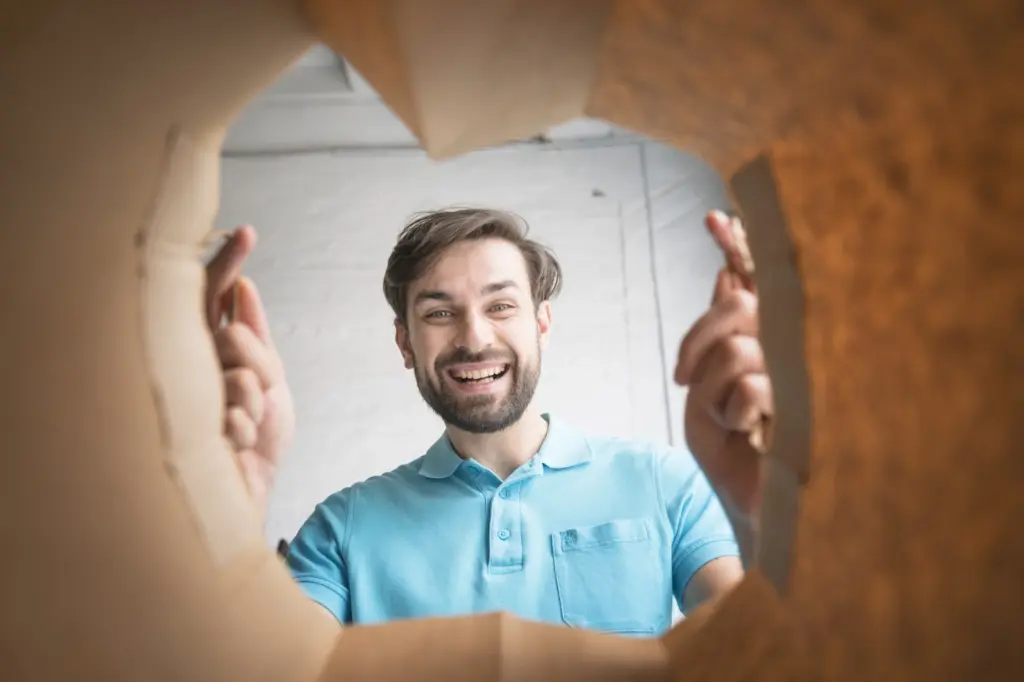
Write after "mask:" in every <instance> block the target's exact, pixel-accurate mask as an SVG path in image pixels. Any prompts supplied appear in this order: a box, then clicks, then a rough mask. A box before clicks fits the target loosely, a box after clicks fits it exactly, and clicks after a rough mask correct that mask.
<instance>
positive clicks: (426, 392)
mask: <svg viewBox="0 0 1024 682" xmlns="http://www.w3.org/2000/svg"><path fill="white" fill-rule="evenodd" d="M254 236H255V235H254V234H253V233H252V232H251V229H250V228H243V229H242V230H239V232H237V233H236V235H235V237H234V238H233V240H232V243H229V246H228V247H227V248H225V250H224V251H223V252H222V254H221V255H220V256H218V259H217V260H216V261H215V262H214V263H213V264H211V266H210V287H209V289H210V293H209V297H210V298H209V302H208V303H209V306H208V307H209V314H210V319H211V324H212V325H214V328H215V335H216V338H217V339H218V350H219V354H220V357H221V361H222V364H223V366H224V369H225V381H226V385H227V401H228V406H227V407H228V409H227V415H228V416H227V424H226V431H227V434H228V436H229V437H230V438H231V440H232V442H233V443H234V445H235V448H236V450H237V451H238V453H239V461H240V462H241V464H242V467H243V471H244V472H245V473H246V477H247V480H249V483H250V488H251V489H253V490H254V493H255V494H256V495H257V496H258V497H260V503H261V504H264V505H265V500H266V493H267V491H268V490H269V487H270V484H271V482H272V480H273V475H274V471H275V470H276V464H277V461H278V458H279V456H280V453H281V452H282V451H283V449H284V447H285V444H286V442H287V440H288V436H289V434H288V432H289V429H290V425H291V423H292V421H291V401H290V397H289V393H288V391H287V385H286V384H285V383H284V378H283V376H284V375H283V370H282V369H281V367H280V360H279V358H278V356H277V354H276V352H274V350H273V344H272V342H271V341H270V338H269V333H267V325H266V320H265V318H264V317H263V312H262V307H261V306H260V304H259V299H258V297H257V295H256V292H255V289H254V288H253V287H252V285H251V283H249V282H248V281H247V280H242V283H241V285H240V286H238V287H237V288H236V290H237V297H236V299H235V300H236V305H237V306H238V308H237V310H236V320H237V321H236V322H235V323H234V324H232V325H229V326H227V327H223V328H221V327H219V326H218V325H216V324H215V321H216V320H217V319H219V317H220V310H221V308H222V307H223V305H222V303H223V302H224V301H225V296H226V292H228V291H230V290H231V288H232V286H231V283H232V282H234V281H235V280H236V279H237V265H238V264H239V263H240V262H241V260H242V259H244V257H245V255H246V254H247V253H248V251H250V250H251V249H252V246H253V243H254V241H253V240H254ZM561 274H562V273H561V269H560V267H559V264H558V261H557V259H556V257H555V255H554V254H553V253H552V252H551V251H550V250H548V249H546V248H545V247H543V246H541V245H540V244H538V243H537V242H535V241H533V240H531V239H529V238H528V237H527V229H526V225H525V224H524V223H523V221H522V220H521V219H519V218H518V217H516V216H514V215H511V214H507V213H503V212H499V211H492V210H478V209H463V210H449V211H441V212H435V213H430V214H426V215H422V216H420V217H418V218H417V219H415V220H414V221H413V222H411V223H410V224H409V225H408V226H406V228H405V229H404V230H403V231H402V233H401V234H400V236H399V238H398V241H397V244H396V245H395V247H394V250H393V252H392V254H391V257H390V259H389V261H388V264H387V269H386V273H385V276H384V294H385V297H386V299H387V302H388V304H389V305H390V306H391V308H392V310H393V312H394V316H395V341H396V344H397V346H398V350H399V351H400V353H401V356H402V358H403V361H404V363H405V366H406V368H408V369H410V370H412V371H413V373H414V375H415V379H416V385H417V387H418V388H419V392H420V394H421V395H422V397H423V399H424V400H425V401H426V403H427V404H428V405H429V406H430V407H431V408H432V409H433V411H434V412H435V413H436V414H437V415H438V416H439V417H440V419H441V420H442V422H443V424H444V430H443V433H442V434H441V435H440V436H439V437H438V439H437V441H436V442H435V443H434V444H433V445H431V446H430V447H429V448H428V449H427V450H426V452H425V453H424V454H422V455H421V456H419V457H417V458H415V459H412V461H410V462H409V463H408V464H405V465H403V466H401V467H399V468H397V469H395V470H393V471H391V472H389V473H386V474H383V475H381V476H377V477H374V478H371V479H369V480H367V481H364V482H361V483H357V484H355V485H352V486H350V487H348V488H346V489H344V490H342V491H340V492H338V493H336V494H334V495H332V496H330V497H329V498H327V499H326V500H324V501H323V502H322V503H321V504H319V505H318V506H317V507H316V509H315V510H314V511H313V513H312V514H311V516H310V517H309V519H308V520H307V521H306V523H305V524H304V525H303V526H302V528H301V529H300V530H299V532H298V534H297V536H296V537H295V539H294V540H293V542H292V543H291V548H290V551H289V554H288V564H289V567H290V568H291V570H292V572H293V574H294V577H295V579H296V580H297V582H298V583H299V584H300V585H301V586H302V588H303V589H304V590H305V592H306V593H307V594H308V596H309V597H310V598H311V599H313V600H315V601H316V602H318V603H319V604H321V605H322V606H323V607H324V608H325V609H326V610H327V611H329V612H330V613H331V614H332V615H333V616H334V617H335V618H336V619H337V620H338V621H340V622H343V623H373V622H381V621H387V620H393V619H399V618H415V617H424V616H439V615H458V614H467V613H479V612H484V611H497V610H503V611H509V612H512V613H515V614H517V615H519V616H520V617H523V618H527V619H531V620H541V621H548V622H555V623H564V624H567V625H571V626H575V627H586V628H593V629H598V630H604V631H608V632H617V633H622V634H630V635H639V636H644V635H658V634H661V633H662V632H664V631H665V630H666V629H667V628H668V627H669V626H670V625H671V615H672V602H673V600H675V601H676V602H677V603H678V604H679V605H680V607H681V608H682V609H683V610H684V611H686V610H687V609H689V608H690V607H692V606H693V605H695V604H697V603H699V602H702V601H704V600H706V599H708V598H712V597H715V596H718V595H719V594H721V593H723V592H724V591H726V590H727V589H729V588H730V587H731V586H732V585H734V584H735V583H736V582H737V581H738V580H739V578H740V577H741V575H742V567H741V563H740V560H739V558H738V556H739V551H738V546H737V542H736V535H735V534H734V531H733V526H732V525H731V524H730V520H729V518H728V517H727V516H726V513H725V509H724V507H723V505H722V503H721V502H720V498H719V497H718V496H716V494H715V493H714V492H713V490H712V486H711V484H710V483H709V480H708V478H706V477H705V475H704V473H703V471H702V470H701V467H699V466H698V465H697V462H696V461H695V459H694V457H693V456H692V455H691V454H690V453H689V452H686V451H683V450H677V449H673V448H670V447H668V446H665V445H660V444H654V443H641V442H632V441H628V440H622V439H613V438H606V437H596V436H593V435H588V434H585V433H582V432H580V431H578V430H577V429H575V428H574V427H573V426H572V425H571V424H569V423H567V422H565V421H563V420H561V419H559V418H558V416H557V415H549V414H542V413H541V412H540V411H539V409H538V407H537V406H536V405H535V403H534V401H533V397H534V392H535V390H536V388H537V384H538V382H539V380H540V374H541V365H542V362H541V360H542V357H543V354H544V349H545V347H546V345H547V342H548V335H549V331H550V327H551V315H552V310H551V302H552V300H554V299H555V297H556V296H557V294H558V292H559V290H560V288H561V284H562V279H561ZM722 286H723V285H722V283H721V278H720V282H719V290H718V291H716V301H719V303H717V304H716V305H718V307H717V308H716V307H715V306H713V307H712V310H711V311H709V314H708V315H707V316H705V318H703V319H702V321H701V322H699V323H698V325H695V328H694V332H693V333H692V334H691V335H690V337H692V338H689V339H688V341H687V342H684V347H683V349H681V352H680V360H679V362H680V366H679V368H678V370H677V378H679V380H680V381H681V382H683V383H685V382H686V381H687V380H686V379H685V375H687V374H691V373H692V374H694V375H696V374H703V375H706V376H708V377H713V379H708V380H709V381H713V382H714V383H715V386H714V387H712V388H711V389H708V390H697V389H700V388H701V386H697V387H695V390H693V391H691V394H692V396H694V397H691V399H690V400H691V403H692V402H693V401H697V400H700V401H703V402H701V403H699V404H691V405H688V413H687V429H688V434H687V435H688V439H689V440H691V442H700V443H709V444H710V445H707V446H705V452H703V453H697V455H698V459H700V456H701V455H704V459H705V461H712V460H714V459H715V457H717V456H719V455H720V454H721V453H717V452H712V451H711V450H712V449H714V448H719V449H720V448H721V444H722V443H726V442H732V441H733V440H734V439H732V438H730V435H731V434H735V433H738V432H739V431H741V429H740V428H737V427H736V426H735V425H729V424H728V423H726V421H727V420H726V418H725V416H723V414H720V413H721V411H722V409H723V408H722V407H720V406H722V405H727V406H728V409H727V410H726V411H727V412H731V413H734V414H749V413H752V408H757V409H753V413H756V414H758V415H759V414H760V412H759V411H758V410H760V409H761V408H764V410H762V411H766V410H767V409H768V406H767V405H764V404H763V403H764V400H763V399H762V397H760V396H758V395H756V394H749V391H746V392H744V391H743V390H741V389H742V387H743V386H744V385H746V384H747V383H749V382H750V380H751V378H753V379H757V380H759V379H760V378H761V373H763V364H760V365H759V364H758V363H757V362H752V361H749V357H747V358H746V360H744V357H745V356H744V357H740V358H739V360H737V357H736V353H737V352H739V351H737V350H736V344H735V343H733V342H732V341H731V340H730V337H731V336H734V335H735V334H737V333H744V330H745V329H746V328H748V327H749V326H750V324H749V322H750V321H749V319H747V317H744V315H748V314H749V312H750V311H749V309H742V310H741V309H736V307H735V306H733V308H728V307H727V306H725V307H724V308H723V306H724V304H721V303H720V301H721V300H723V299H724V298H728V293H729V292H726V291H725V290H724V289H722ZM734 298H735V297H734ZM730 300H732V299H730ZM723 349H724V350H723ZM740 350H742V348H741V349H740ZM734 393H735V394H737V395H738V396H739V397H736V396H734V395H733V394H734ZM704 403H707V404H706V405H705V404H704ZM736 405H738V406H739V407H737V406H736ZM690 408H693V410H692V411H693V412H694V413H695V414H697V415H698V416H697V417H696V418H695V417H694V416H693V415H692V414H691V409H690ZM704 412H707V415H705V416H708V418H706V419H705V418H703V417H702V416H700V415H703V414H704ZM711 417H714V418H711ZM381 418H382V419H388V418H394V417H393V416H389V415H381ZM691 430H695V432H699V433H696V436H695V434H694V433H690V431H691ZM719 436H720V437H719ZM716 438H717V440H716ZM740 440H742V439H740ZM716 443H717V444H716ZM717 468H719V469H721V468H722V467H717ZM726 487H728V486H726ZM725 493H726V495H725V497H726V501H727V502H735V501H734V500H728V491H727V490H726V491H725ZM744 506H745V505H743V504H735V503H733V504H729V505H728V507H729V509H730V510H735V509H739V508H741V507H744ZM740 516H742V515H740ZM737 527H738V526H737Z"/></svg>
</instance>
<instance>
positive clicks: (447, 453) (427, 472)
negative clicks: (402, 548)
mask: <svg viewBox="0 0 1024 682" xmlns="http://www.w3.org/2000/svg"><path fill="white" fill-rule="evenodd" d="M543 417H544V419H545V420H547V422H548V433H547V435H546V436H545V437H544V442H543V443H542V444H541V446H540V451H538V453H537V459H538V460H539V461H540V462H541V463H542V464H543V465H544V466H546V467H548V468H549V469H568V468H569V467H574V466H577V465H580V464H585V463H587V462H589V461H590V460H591V459H593V457H594V453H593V452H592V451H591V449H590V443H589V442H588V441H587V438H586V436H584V435H583V434H582V433H581V432H579V431H577V430H576V429H574V428H573V427H572V426H570V425H569V424H567V423H565V422H563V421H561V420H560V419H554V418H552V417H551V415H550V414H545V415H543ZM463 461H464V460H463V459H462V458H461V457H459V455H458V454H456V452H455V448H453V447H452V444H451V441H450V440H448V435H447V434H441V437H440V438H438V439H437V440H436V441H435V442H434V444H433V445H432V446H430V449H429V450H427V453H426V454H425V455H424V456H423V461H422V462H420V468H419V474H420V476H424V477H426V478H448V477H449V476H451V475H452V474H454V473H455V471H456V470H457V469H458V468H459V465H461V464H462V463H463Z"/></svg>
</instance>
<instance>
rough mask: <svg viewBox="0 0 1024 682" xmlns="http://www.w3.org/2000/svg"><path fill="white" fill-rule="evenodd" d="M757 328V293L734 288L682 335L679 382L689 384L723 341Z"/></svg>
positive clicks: (751, 331)
mask: <svg viewBox="0 0 1024 682" xmlns="http://www.w3.org/2000/svg"><path fill="white" fill-rule="evenodd" d="M757 331H758V324H757V296H756V295H754V294H753V293H751V292H750V291H747V290H746V289H733V290H731V291H730V292H728V293H727V294H725V295H724V296H723V297H722V298H721V299H720V300H719V301H718V302H716V303H715V304H714V305H712V306H711V309H710V310H709V311H708V312H707V313H705V314H704V315H703V316H702V317H701V318H700V319H699V320H697V322H696V324H694V325H693V327H691V328H690V331H689V332H687V334H686V336H685V337H684V338H683V341H682V343H681V344H680V345H679V355H678V358H677V359H676V371H675V380H676V383H677V384H679V385H681V386H686V385H689V384H690V383H691V382H692V381H693V374H694V372H695V371H696V369H697V365H698V363H699V362H700V361H701V359H702V358H704V356H705V355H707V354H708V352H709V351H710V350H711V349H712V348H713V347H715V346H716V345H717V344H718V343H720V342H721V341H723V340H725V339H726V338H728V337H730V336H733V335H735V334H741V335H745V336H757Z"/></svg>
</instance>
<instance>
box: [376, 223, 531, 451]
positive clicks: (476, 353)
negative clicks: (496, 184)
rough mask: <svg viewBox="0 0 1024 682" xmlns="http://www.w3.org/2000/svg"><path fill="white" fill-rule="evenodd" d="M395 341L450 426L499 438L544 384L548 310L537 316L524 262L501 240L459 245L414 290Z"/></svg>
mask: <svg viewBox="0 0 1024 682" xmlns="http://www.w3.org/2000/svg"><path fill="white" fill-rule="evenodd" d="M408 300H409V309H408V314H407V318H406V325H405V326H403V325H402V324H400V323H399V324H397V325H396V336H395V340H396V342H397V343H398V347H399V349H400V350H401V351H402V356H403V357H404V359H405V366H406V367H408V368H411V369H414V370H415V373H416V384H417V386H418V387H419V390H420V395H422V396H423V399H424V400H425V401H426V402H427V404H428V405H429V406H430V407H431V408H432V409H433V410H434V412H436V413H437V415H438V416H439V417H441V419H443V420H444V422H445V423H446V424H449V425H451V426H454V427H455V428H458V429H461V430H463V431H467V432H469V433H494V432H497V431H501V430H503V429H505V428H507V427H509V426H511V425H512V424H514V423H515V422H517V421H518V420H519V418H520V417H521V416H522V415H523V412H524V411H525V410H526V408H527V407H528V406H529V404H530V401H531V400H532V399H533V394H534V391H535V390H536V388H537V382H538V380H539V379H540V359H541V350H542V348H543V347H544V346H545V345H546V344H547V334H548V328H549V326H550V320H551V313H550V306H549V304H548V303H547V302H546V301H545V302H544V303H542V304H541V305H540V306H539V308H538V309H536V310H535V309H534V306H533V301H532V299H531V295H530V279H529V273H528V271H527V265H526V261H525V260H524V259H523V256H522V254H521V253H520V251H519V249H518V248H517V247H516V246H515V245H514V244H511V243H509V242H507V241H505V240H502V239H480V240H472V241H467V242H462V243H459V244H455V245H453V246H451V247H449V248H448V250H447V251H445V252H444V253H443V254H442V255H441V257H440V258H439V259H438V261H437V263H435V264H434V266H433V267H432V268H431V269H430V270H429V271H428V272H427V273H426V274H425V275H424V276H423V277H421V278H420V279H419V280H417V281H416V282H414V283H413V284H412V286H410V288H409V296H408Z"/></svg>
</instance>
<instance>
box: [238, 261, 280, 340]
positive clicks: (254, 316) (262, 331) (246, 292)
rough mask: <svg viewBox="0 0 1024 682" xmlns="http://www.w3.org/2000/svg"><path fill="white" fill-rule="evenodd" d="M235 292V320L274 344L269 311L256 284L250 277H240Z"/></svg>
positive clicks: (259, 337) (260, 338) (258, 336)
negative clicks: (268, 315) (265, 307)
mask: <svg viewBox="0 0 1024 682" xmlns="http://www.w3.org/2000/svg"><path fill="white" fill-rule="evenodd" d="M234 294H235V296H234V305H235V310H234V315H235V316H234V319H235V321H237V322H240V323H242V324H244V325H245V326H247V327H249V329H251V330H252V331H253V332H254V333H255V334H256V337H257V338H258V339H259V340H260V341H262V342H263V343H265V344H268V345H272V344H273V341H272V340H271V338H270V323H269V322H268V321H267V312H266V311H265V310H264V309H263V302H262V301H261V300H260V293H259V291H258V290H257V289H256V285H255V284H253V283H252V280H250V279H249V278H248V277H244V276H243V277H241V278H239V280H238V284H237V285H236V286H235V289H234Z"/></svg>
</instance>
